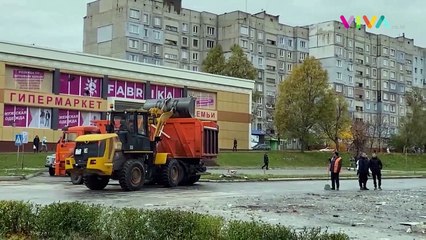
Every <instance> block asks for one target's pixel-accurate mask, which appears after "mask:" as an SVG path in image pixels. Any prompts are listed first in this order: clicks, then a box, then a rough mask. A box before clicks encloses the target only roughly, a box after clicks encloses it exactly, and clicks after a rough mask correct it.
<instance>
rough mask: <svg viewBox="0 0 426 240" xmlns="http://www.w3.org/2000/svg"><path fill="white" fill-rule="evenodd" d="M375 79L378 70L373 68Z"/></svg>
mask: <svg viewBox="0 0 426 240" xmlns="http://www.w3.org/2000/svg"><path fill="white" fill-rule="evenodd" d="M373 77H377V69H375V68H373Z"/></svg>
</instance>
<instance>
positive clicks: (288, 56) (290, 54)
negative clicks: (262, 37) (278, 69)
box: [287, 52, 293, 60]
mask: <svg viewBox="0 0 426 240" xmlns="http://www.w3.org/2000/svg"><path fill="white" fill-rule="evenodd" d="M287 58H288V59H290V60H291V59H293V53H292V52H288V53H287Z"/></svg>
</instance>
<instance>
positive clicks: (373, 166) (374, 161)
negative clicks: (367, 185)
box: [370, 153, 383, 190]
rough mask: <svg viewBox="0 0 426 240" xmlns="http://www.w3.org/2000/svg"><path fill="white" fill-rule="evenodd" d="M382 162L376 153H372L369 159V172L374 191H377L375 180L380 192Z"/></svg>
mask: <svg viewBox="0 0 426 240" xmlns="http://www.w3.org/2000/svg"><path fill="white" fill-rule="evenodd" d="M382 168H383V165H382V161H380V159H379V158H378V157H377V155H376V153H373V155H372V157H371V159H370V170H371V174H373V182H374V190H377V182H376V178H377V180H378V181H379V190H382Z"/></svg>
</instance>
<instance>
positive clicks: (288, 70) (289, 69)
mask: <svg viewBox="0 0 426 240" xmlns="http://www.w3.org/2000/svg"><path fill="white" fill-rule="evenodd" d="M292 70H293V65H292V64H291V63H288V64H287V72H291V71H292Z"/></svg>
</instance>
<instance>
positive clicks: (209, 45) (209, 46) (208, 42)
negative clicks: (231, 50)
mask: <svg viewBox="0 0 426 240" xmlns="http://www.w3.org/2000/svg"><path fill="white" fill-rule="evenodd" d="M213 47H214V41H213V40H207V48H213Z"/></svg>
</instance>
